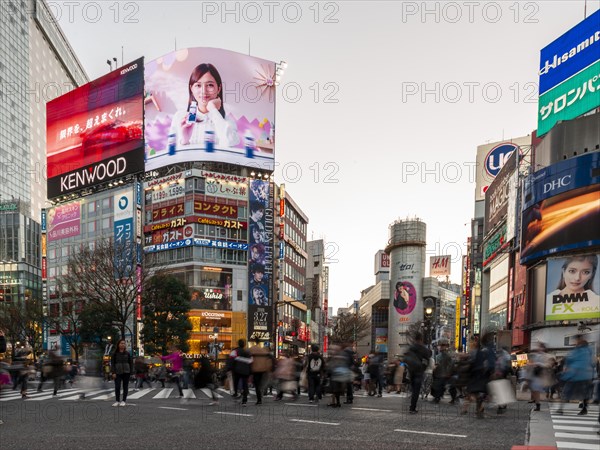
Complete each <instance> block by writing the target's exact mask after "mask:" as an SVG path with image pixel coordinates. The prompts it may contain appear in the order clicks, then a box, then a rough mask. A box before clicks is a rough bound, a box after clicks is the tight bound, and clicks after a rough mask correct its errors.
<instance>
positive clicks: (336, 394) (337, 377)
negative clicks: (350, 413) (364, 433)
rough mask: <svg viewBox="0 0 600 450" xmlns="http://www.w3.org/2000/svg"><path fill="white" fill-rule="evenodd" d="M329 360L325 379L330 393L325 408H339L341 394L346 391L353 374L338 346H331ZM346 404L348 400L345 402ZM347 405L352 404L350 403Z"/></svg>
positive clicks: (344, 354)
mask: <svg viewBox="0 0 600 450" xmlns="http://www.w3.org/2000/svg"><path fill="white" fill-rule="evenodd" d="M329 354H330V358H329V361H327V377H328V381H329V392H330V393H331V403H328V404H327V406H331V407H332V408H340V407H341V406H342V405H341V403H340V396H341V394H342V393H343V392H344V391H345V390H346V389H347V385H348V382H349V380H351V379H352V378H353V376H354V375H353V372H352V370H351V369H350V363H349V361H348V357H347V354H346V352H345V351H343V350H341V349H340V347H339V346H337V345H332V346H331V348H330V350H329ZM344 403H348V400H346V402H344ZM349 403H352V401H350V402H349Z"/></svg>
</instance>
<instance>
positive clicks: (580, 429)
mask: <svg viewBox="0 0 600 450" xmlns="http://www.w3.org/2000/svg"><path fill="white" fill-rule="evenodd" d="M554 429H555V430H566V431H590V430H589V428H588V427H572V426H570V425H556V426H555V427H554Z"/></svg>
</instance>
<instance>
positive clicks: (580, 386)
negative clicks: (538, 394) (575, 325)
mask: <svg viewBox="0 0 600 450" xmlns="http://www.w3.org/2000/svg"><path fill="white" fill-rule="evenodd" d="M576 340H577V344H576V346H575V348H574V349H573V350H571V351H570V352H569V354H568V355H567V356H566V358H565V366H564V370H563V372H562V373H561V379H562V380H564V381H565V386H564V388H563V395H562V396H561V404H560V407H559V409H558V410H557V411H556V413H557V414H562V413H563V403H564V402H569V401H570V400H581V402H582V403H583V408H582V409H581V411H579V413H578V414H577V415H578V416H585V415H586V414H587V413H588V410H587V402H588V400H589V398H590V386H591V384H592V379H593V377H594V360H593V357H592V349H591V347H590V346H589V345H588V342H587V341H586V340H585V338H584V337H583V336H582V335H577V336H576Z"/></svg>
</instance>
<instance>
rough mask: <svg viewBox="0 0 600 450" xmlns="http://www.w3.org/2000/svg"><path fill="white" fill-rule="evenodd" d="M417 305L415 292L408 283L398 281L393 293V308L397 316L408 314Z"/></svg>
mask: <svg viewBox="0 0 600 450" xmlns="http://www.w3.org/2000/svg"><path fill="white" fill-rule="evenodd" d="M416 304H417V290H416V289H415V287H414V286H413V285H412V283H409V282H408V281H398V282H397V283H396V290H395V291H394V307H395V308H396V311H398V314H400V315H401V316H405V315H407V314H410V313H411V312H412V311H413V309H415V306H416Z"/></svg>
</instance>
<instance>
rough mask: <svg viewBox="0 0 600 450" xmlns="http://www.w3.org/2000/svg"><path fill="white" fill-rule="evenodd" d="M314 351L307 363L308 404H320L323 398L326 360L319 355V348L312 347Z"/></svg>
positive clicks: (314, 345) (316, 346)
mask: <svg viewBox="0 0 600 450" xmlns="http://www.w3.org/2000/svg"><path fill="white" fill-rule="evenodd" d="M310 349H311V350H312V351H311V353H310V355H308V359H307V362H306V377H307V379H308V402H309V403H312V402H314V401H315V395H316V397H317V398H316V401H317V402H318V401H319V400H321V399H322V398H323V396H322V393H321V382H322V380H323V375H324V374H325V360H324V359H323V356H321V353H319V346H318V345H316V344H313V345H311V346H310Z"/></svg>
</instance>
